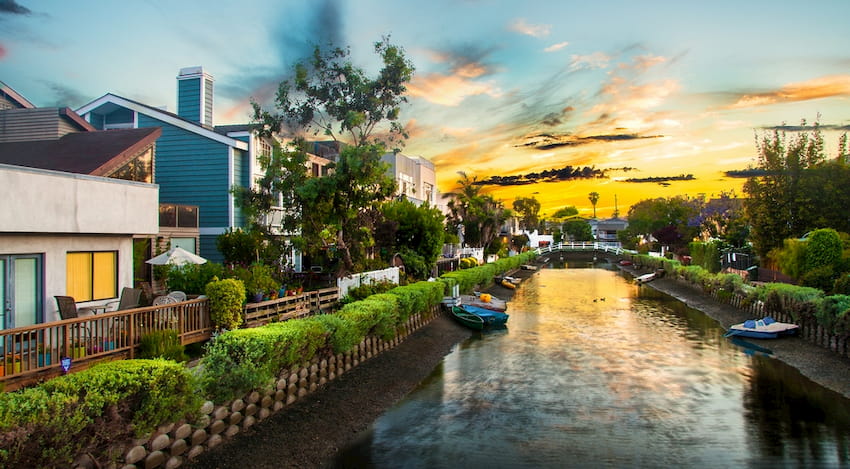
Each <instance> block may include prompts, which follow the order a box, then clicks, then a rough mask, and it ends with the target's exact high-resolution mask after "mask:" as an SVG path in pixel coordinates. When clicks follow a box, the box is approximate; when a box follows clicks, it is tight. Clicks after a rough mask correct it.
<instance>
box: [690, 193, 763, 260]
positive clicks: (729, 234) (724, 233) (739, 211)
mask: <svg viewBox="0 0 850 469" xmlns="http://www.w3.org/2000/svg"><path fill="white" fill-rule="evenodd" d="M692 224H695V225H699V228H700V237H701V238H702V239H703V240H706V241H707V240H709V239H721V240H723V241H725V242H726V243H727V244H728V245H729V246H731V247H734V248H738V249H739V250H740V249H741V248H745V247H747V243H748V242H749V234H750V225H749V222H748V221H747V219H746V216H745V214H744V201H743V199H740V198H738V197H737V196H736V195H735V192H734V191H732V192H725V191H724V192H722V193H721V194H720V197H717V198H713V199H710V200H708V201H706V202H705V204H704V205H703V206H702V208H701V210H700V213H699V215H698V216H697V217H696V218H695V219H694V220H693V221H692Z"/></svg>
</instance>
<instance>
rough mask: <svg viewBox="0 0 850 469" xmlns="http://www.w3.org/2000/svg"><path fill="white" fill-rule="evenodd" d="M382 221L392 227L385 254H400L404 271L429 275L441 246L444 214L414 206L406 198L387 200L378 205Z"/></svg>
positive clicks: (428, 207) (416, 274)
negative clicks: (380, 205)
mask: <svg viewBox="0 0 850 469" xmlns="http://www.w3.org/2000/svg"><path fill="white" fill-rule="evenodd" d="M381 213H382V214H383V216H384V218H385V220H386V222H385V223H384V224H383V225H384V226H390V227H392V230H391V231H390V230H387V231H388V232H390V233H391V234H390V236H389V238H390V239H388V240H387V241H389V242H390V243H391V244H390V245H389V246H381V247H382V248H387V252H386V254H387V256H392V255H394V254H395V253H398V254H399V255H401V258H402V260H403V261H404V264H405V267H406V269H407V273H408V274H409V275H411V276H413V277H414V278H418V279H423V278H427V277H428V275H430V273H431V270H432V269H433V267H434V265H435V263H436V261H437V258H439V257H440V254H441V253H442V249H443V240H444V238H445V231H444V229H443V221H444V219H445V217H444V216H443V214H442V212H440V210H438V209H436V208H433V207H430V206H428V205H422V206H419V207H417V206H416V205H415V204H414V203H413V202H411V201H409V200H407V199H401V200H394V201H392V202H387V203H385V204H384V205H383V206H382V207H381Z"/></svg>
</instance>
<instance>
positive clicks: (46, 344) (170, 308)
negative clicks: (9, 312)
mask: <svg viewBox="0 0 850 469" xmlns="http://www.w3.org/2000/svg"><path fill="white" fill-rule="evenodd" d="M208 305H209V303H208V301H207V300H206V299H196V300H189V301H184V302H181V303H176V304H169V305H162V306H149V307H144V308H136V309H128V310H123V311H115V312H111V313H105V314H97V315H93V316H86V317H82V318H78V319H69V320H64V321H56V322H49V323H44V324H37V325H34V326H26V327H17V328H14V329H5V330H0V350H2V355H3V361H2V366H0V383H3V385H4V387H5V389H6V390H7V391H9V390H13V389H16V388H19V387H21V386H25V385H27V384H29V383H31V382H34V381H38V380H42V379H46V378H51V377H54V376H57V375H59V374H62V373H63V372H64V370H63V369H62V358H63V357H67V358H70V359H71V368H72V369H73V370H81V369H85V368H88V367H89V366H91V365H92V364H93V363H96V362H98V361H101V360H104V359H114V358H133V357H134V356H135V355H136V353H137V349H138V346H139V344H140V342H141V337H142V335H143V334H145V333H146V332H149V331H154V330H163V329H175V330H177V331H178V334H179V337H180V340H181V342H182V343H183V344H191V343H194V342H201V341H204V340H207V339H208V338H209V337H210V335H211V334H212V330H213V326H212V322H211V321H210V315H209V306H208Z"/></svg>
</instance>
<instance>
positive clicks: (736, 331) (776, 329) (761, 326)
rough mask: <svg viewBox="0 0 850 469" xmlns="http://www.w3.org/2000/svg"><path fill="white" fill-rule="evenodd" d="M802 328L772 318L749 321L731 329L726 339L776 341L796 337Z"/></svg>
mask: <svg viewBox="0 0 850 469" xmlns="http://www.w3.org/2000/svg"><path fill="white" fill-rule="evenodd" d="M799 328H800V326H798V325H796V324H789V323H786V322H778V321H776V320H775V319H773V318H772V317H770V316H765V317H764V318H763V319H748V320H746V321H744V322H742V323H741V324H735V325H733V326H731V327H730V328H729V331H728V332H726V334H724V337H749V338H751V339H776V338H778V337H783V336H789V335H794V334H796V333H797V330H798V329H799Z"/></svg>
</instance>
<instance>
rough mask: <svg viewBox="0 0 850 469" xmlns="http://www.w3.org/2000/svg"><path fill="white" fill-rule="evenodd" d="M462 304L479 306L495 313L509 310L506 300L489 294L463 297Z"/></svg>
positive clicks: (461, 298) (461, 297)
mask: <svg viewBox="0 0 850 469" xmlns="http://www.w3.org/2000/svg"><path fill="white" fill-rule="evenodd" d="M460 303H461V304H463V305H472V306H478V307H479V308H485V309H490V310H493V311H505V310H507V309H508V303H507V302H506V301H505V300H502V299H500V298H496V297H495V296H492V295H490V294H489V293H481V294H475V295H461V296H460Z"/></svg>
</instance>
